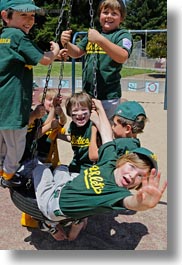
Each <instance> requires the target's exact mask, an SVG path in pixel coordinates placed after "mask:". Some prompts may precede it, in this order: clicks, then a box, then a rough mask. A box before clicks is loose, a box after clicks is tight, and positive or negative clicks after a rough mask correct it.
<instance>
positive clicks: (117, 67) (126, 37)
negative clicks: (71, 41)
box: [77, 29, 133, 100]
mask: <svg viewBox="0 0 182 265" xmlns="http://www.w3.org/2000/svg"><path fill="white" fill-rule="evenodd" d="M101 34H102V35H103V36H104V37H105V38H107V39H108V40H110V41H111V42H113V43H114V44H116V45H118V46H120V47H122V48H123V49H126V50H127V52H128V55H129V56H130V54H131V52H132V46H133V42H132V36H131V34H130V33H129V32H128V31H127V30H125V29H116V30H114V31H112V32H109V33H103V32H101ZM77 45H78V47H79V48H80V49H82V50H84V51H86V58H85V67H84V69H83V90H85V91H86V92H87V93H88V94H90V95H91V96H94V92H93V80H94V73H93V65H94V60H96V69H95V71H96V78H97V98H98V99H100V100H108V99H115V98H120V97H121V83H120V79H121V74H120V71H121V69H122V66H123V65H122V64H121V63H117V62H115V61H114V60H112V58H111V57H110V56H109V55H107V53H106V52H105V51H104V50H103V49H102V48H101V47H99V46H98V45H97V44H95V45H94V44H91V43H90V42H88V37H87V36H85V37H84V38H83V39H82V40H81V41H80V42H79V43H78V44H77ZM94 55H95V56H94Z"/></svg>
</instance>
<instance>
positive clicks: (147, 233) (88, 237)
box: [0, 92, 167, 250]
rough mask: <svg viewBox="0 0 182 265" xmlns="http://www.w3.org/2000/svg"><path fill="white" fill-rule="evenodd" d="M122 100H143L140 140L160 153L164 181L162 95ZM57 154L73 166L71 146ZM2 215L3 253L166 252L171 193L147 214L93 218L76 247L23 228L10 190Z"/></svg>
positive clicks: (0, 196) (0, 205) (1, 196)
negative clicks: (147, 120)
mask: <svg viewBox="0 0 182 265" xmlns="http://www.w3.org/2000/svg"><path fill="white" fill-rule="evenodd" d="M63 95H64V94H63ZM64 96H66V94H65V95H64ZM123 97H125V98H127V99H128V100H137V101H139V102H140V103H141V104H142V105H143V107H144V108H145V110H146V113H147V116H148V118H149V122H148V123H147V125H146V127H145V132H144V133H143V134H142V135H141V136H140V140H141V144H142V146H144V147H147V148H149V149H152V150H153V151H154V152H155V153H156V154H157V156H158V164H159V169H160V171H161V172H162V181H163V180H164V179H166V178H167V111H166V110H164V94H163V93H160V94H155V93H144V92H137V93H136V92H123ZM59 153H60V157H61V161H62V163H69V161H70V160H71V156H72V151H71V148H70V145H69V144H68V143H63V142H59ZM0 213H1V214H0V224H1V226H0V239H1V240H0V250H167V191H166V192H165V193H164V195H163V197H162V199H161V201H160V202H159V204H158V205H157V206H156V207H155V208H154V209H151V210H148V211H146V212H138V213H135V214H127V215H126V214H123V213H122V212H113V213H112V214H104V215H99V216H94V217H90V218H89V220H88V226H87V227H86V229H85V230H84V231H82V232H81V234H80V235H79V237H78V238H77V240H75V241H73V242H68V241H60V242H58V241H55V240H54V239H53V238H52V237H51V236H50V235H49V234H48V233H45V232H41V231H39V230H37V229H27V228H25V227H22V226H21V225H20V218H21V211H20V210H19V209H17V208H16V207H15V206H14V204H13V203H12V201H11V199H10V196H9V190H8V189H3V188H1V187H0Z"/></svg>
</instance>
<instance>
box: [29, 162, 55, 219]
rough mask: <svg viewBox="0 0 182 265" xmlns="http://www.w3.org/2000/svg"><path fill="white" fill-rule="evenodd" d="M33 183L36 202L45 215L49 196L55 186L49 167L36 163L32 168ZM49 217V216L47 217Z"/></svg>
mask: <svg viewBox="0 0 182 265" xmlns="http://www.w3.org/2000/svg"><path fill="white" fill-rule="evenodd" d="M32 177H33V183H34V189H35V194H36V199H37V204H38V207H39V209H40V210H41V212H42V213H43V214H44V215H45V216H46V217H48V216H47V208H48V202H49V200H50V197H51V196H52V194H53V193H54V190H55V186H54V182H53V175H52V172H51V170H50V169H49V168H47V167H46V166H45V165H43V164H42V165H39V164H38V165H37V166H36V168H35V169H34V170H33V174H32ZM48 218H49V217H48Z"/></svg>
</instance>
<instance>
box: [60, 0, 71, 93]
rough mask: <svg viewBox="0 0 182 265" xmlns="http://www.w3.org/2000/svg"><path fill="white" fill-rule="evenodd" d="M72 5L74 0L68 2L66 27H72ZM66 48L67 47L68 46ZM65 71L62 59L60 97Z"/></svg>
mask: <svg viewBox="0 0 182 265" xmlns="http://www.w3.org/2000/svg"><path fill="white" fill-rule="evenodd" d="M72 5H73V2H72V0H69V3H68V19H67V25H66V29H70V21H71V11H72ZM64 48H66V46H65V47H64ZM63 72H64V60H62V61H61V66H60V73H59V84H58V97H60V96H61V89H62V80H63Z"/></svg>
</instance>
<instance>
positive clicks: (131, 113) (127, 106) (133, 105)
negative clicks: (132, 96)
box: [114, 101, 146, 121]
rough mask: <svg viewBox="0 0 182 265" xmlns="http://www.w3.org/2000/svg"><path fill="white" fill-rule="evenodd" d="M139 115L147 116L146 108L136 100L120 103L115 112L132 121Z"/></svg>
mask: <svg viewBox="0 0 182 265" xmlns="http://www.w3.org/2000/svg"><path fill="white" fill-rule="evenodd" d="M139 115H144V116H145V117H146V113H145V110H144V108H143V107H142V106H141V105H140V104H139V103H138V102H136V101H125V102H123V103H121V104H119V106H118V107H117V108H116V111H115V113H114V116H120V117H123V118H125V119H128V120H132V121H135V120H136V118H137V117H138V116H139Z"/></svg>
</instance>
